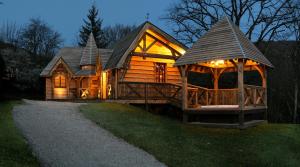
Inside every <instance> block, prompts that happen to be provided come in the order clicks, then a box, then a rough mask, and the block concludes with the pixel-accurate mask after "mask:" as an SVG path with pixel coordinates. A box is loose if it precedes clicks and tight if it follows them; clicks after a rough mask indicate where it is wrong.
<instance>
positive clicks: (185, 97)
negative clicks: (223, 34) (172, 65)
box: [180, 65, 188, 111]
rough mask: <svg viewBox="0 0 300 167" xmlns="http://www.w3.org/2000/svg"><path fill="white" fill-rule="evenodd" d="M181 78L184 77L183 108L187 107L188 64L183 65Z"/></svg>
mask: <svg viewBox="0 0 300 167" xmlns="http://www.w3.org/2000/svg"><path fill="white" fill-rule="evenodd" d="M180 68H181V78H182V110H183V111H184V110H186V109H187V96H188V92H187V86H188V85H187V66H186V65H185V66H181V67H180Z"/></svg>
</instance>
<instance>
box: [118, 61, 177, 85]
mask: <svg viewBox="0 0 300 167" xmlns="http://www.w3.org/2000/svg"><path fill="white" fill-rule="evenodd" d="M156 62H157V63H166V64H167V69H166V82H167V83H180V82H181V77H180V73H179V69H178V68H177V67H173V65H174V63H175V60H172V59H162V58H149V57H147V58H143V57H141V56H132V57H131V60H130V62H129V67H128V69H127V71H126V74H125V76H124V79H123V81H127V82H155V68H154V64H155V63H156Z"/></svg>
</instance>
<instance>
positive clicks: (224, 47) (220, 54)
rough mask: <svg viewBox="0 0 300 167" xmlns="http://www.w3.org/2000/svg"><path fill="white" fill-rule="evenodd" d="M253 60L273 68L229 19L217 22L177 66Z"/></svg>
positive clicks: (178, 61) (177, 62)
mask: <svg viewBox="0 0 300 167" xmlns="http://www.w3.org/2000/svg"><path fill="white" fill-rule="evenodd" d="M236 58H244V59H251V60H254V61H256V62H258V63H261V64H264V65H267V66H269V67H273V65H272V63H271V62H270V61H269V60H268V59H267V58H266V57H265V56H264V55H263V54H262V53H261V52H260V51H259V50H258V49H257V48H256V47H255V45H254V44H253V43H252V42H251V41H250V40H249V39H248V38H247V37H246V36H245V35H244V34H243V33H242V32H241V30H240V29H239V28H238V27H237V26H236V25H234V24H233V23H232V22H231V21H230V20H229V19H228V18H227V17H225V18H224V19H222V20H221V21H219V22H217V23H216V24H215V25H214V26H213V27H212V28H211V29H210V30H209V31H208V32H207V33H206V34H204V35H203V36H202V37H201V38H200V39H199V40H198V41H197V42H196V43H194V45H193V46H192V48H191V49H188V50H187V52H186V53H185V54H184V55H183V56H182V57H180V58H179V59H178V60H177V61H176V63H175V65H186V64H196V63H202V62H207V61H212V60H219V59H222V60H229V59H236Z"/></svg>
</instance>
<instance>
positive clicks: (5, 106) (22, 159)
mask: <svg viewBox="0 0 300 167" xmlns="http://www.w3.org/2000/svg"><path fill="white" fill-rule="evenodd" d="M18 103H20V102H0V166H3V167H8V166H13V167H19V166H20V167H32V166H39V163H38V161H37V159H36V158H35V157H34V156H33V155H32V154H31V151H30V149H29V148H28V146H27V144H26V141H25V140H24V138H23V137H22V135H21V134H20V132H19V131H18V130H17V129H16V127H15V124H14V122H13V118H12V113H11V110H12V108H13V106H14V105H17V104H18Z"/></svg>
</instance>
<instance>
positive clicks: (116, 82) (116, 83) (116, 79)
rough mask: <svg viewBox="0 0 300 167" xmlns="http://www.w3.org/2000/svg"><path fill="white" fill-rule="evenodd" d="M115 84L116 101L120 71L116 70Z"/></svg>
mask: <svg viewBox="0 0 300 167" xmlns="http://www.w3.org/2000/svg"><path fill="white" fill-rule="evenodd" d="M114 82H115V83H114V87H115V88H114V92H115V99H118V69H115V77H114Z"/></svg>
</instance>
